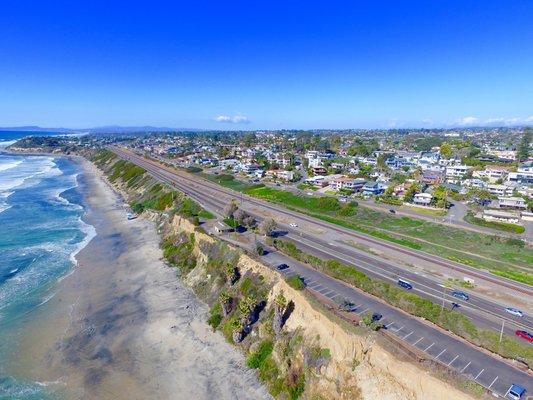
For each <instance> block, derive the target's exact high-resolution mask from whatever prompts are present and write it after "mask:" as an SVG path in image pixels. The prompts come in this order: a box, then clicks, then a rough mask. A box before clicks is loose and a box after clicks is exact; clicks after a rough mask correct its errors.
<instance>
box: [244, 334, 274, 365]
mask: <svg viewBox="0 0 533 400" xmlns="http://www.w3.org/2000/svg"><path fill="white" fill-rule="evenodd" d="M273 349H274V344H273V343H272V340H264V341H262V342H261V343H260V344H259V348H258V349H257V350H256V351H255V352H254V353H251V354H250V355H249V356H248V359H247V360H246V365H247V366H248V367H249V368H253V369H256V368H259V367H261V365H262V364H263V363H264V362H265V360H266V359H267V357H268V356H269V355H270V354H271V353H272V350H273Z"/></svg>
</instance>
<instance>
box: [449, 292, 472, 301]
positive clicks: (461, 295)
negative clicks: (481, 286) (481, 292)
mask: <svg viewBox="0 0 533 400" xmlns="http://www.w3.org/2000/svg"><path fill="white" fill-rule="evenodd" d="M452 296H453V297H457V298H458V299H461V300H465V301H466V300H468V299H469V298H470V297H469V296H468V295H467V294H466V293H465V292H461V291H460V290H453V291H452Z"/></svg>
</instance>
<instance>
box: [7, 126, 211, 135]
mask: <svg viewBox="0 0 533 400" xmlns="http://www.w3.org/2000/svg"><path fill="white" fill-rule="evenodd" d="M5 131H9V132H32V133H35V132H55V133H75V132H76V133H79V132H83V133H120V134H127V133H140V132H201V131H202V129H195V128H169V127H157V126H119V125H110V126H99V127H94V128H43V127H40V126H15V127H0V132H5Z"/></svg>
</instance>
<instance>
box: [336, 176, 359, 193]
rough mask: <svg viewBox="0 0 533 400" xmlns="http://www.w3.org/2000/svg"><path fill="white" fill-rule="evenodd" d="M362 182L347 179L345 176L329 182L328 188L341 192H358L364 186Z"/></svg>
mask: <svg viewBox="0 0 533 400" xmlns="http://www.w3.org/2000/svg"><path fill="white" fill-rule="evenodd" d="M364 182H365V181H364V180H362V181H361V180H360V179H353V178H348V177H347V176H341V177H339V178H336V179H334V180H332V181H331V182H330V184H329V185H330V187H331V188H332V189H333V190H341V189H347V190H352V191H355V190H359V189H361V188H362V187H363V186H364Z"/></svg>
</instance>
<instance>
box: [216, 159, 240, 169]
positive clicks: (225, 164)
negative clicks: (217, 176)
mask: <svg viewBox="0 0 533 400" xmlns="http://www.w3.org/2000/svg"><path fill="white" fill-rule="evenodd" d="M238 163H239V160H237V159H235V158H228V159H225V160H220V162H219V163H218V165H219V166H220V169H229V168H233V167H234V166H235V165H237V164H238Z"/></svg>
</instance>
